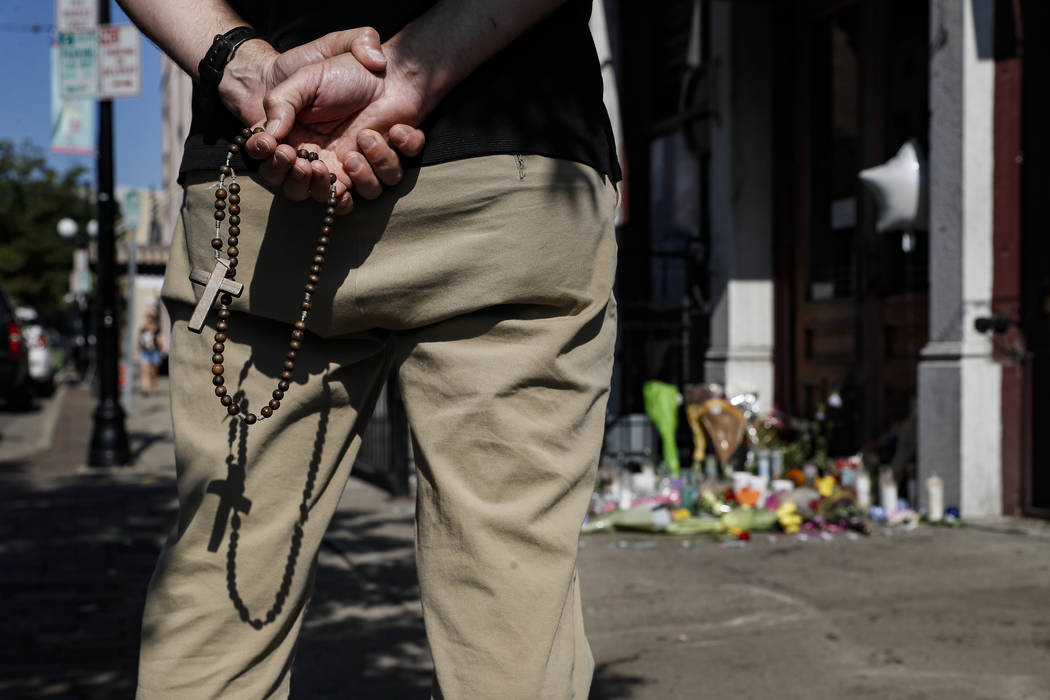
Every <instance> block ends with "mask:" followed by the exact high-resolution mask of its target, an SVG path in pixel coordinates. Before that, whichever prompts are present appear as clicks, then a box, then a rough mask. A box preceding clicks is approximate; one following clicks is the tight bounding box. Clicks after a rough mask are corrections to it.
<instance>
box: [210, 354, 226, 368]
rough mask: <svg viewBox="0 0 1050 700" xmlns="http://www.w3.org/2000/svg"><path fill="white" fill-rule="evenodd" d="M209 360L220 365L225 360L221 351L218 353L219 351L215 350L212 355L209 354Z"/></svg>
mask: <svg viewBox="0 0 1050 700" xmlns="http://www.w3.org/2000/svg"><path fill="white" fill-rule="evenodd" d="M211 361H212V362H214V363H215V364H217V365H221V364H222V363H223V362H225V360H224V358H223V356H222V353H220V352H217V353H215V354H214V355H212V356H211Z"/></svg>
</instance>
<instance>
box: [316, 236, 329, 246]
mask: <svg viewBox="0 0 1050 700" xmlns="http://www.w3.org/2000/svg"><path fill="white" fill-rule="evenodd" d="M331 242H332V239H331V238H329V237H328V236H321V237H319V238H318V239H317V243H318V244H319V245H328V244H329V243H331Z"/></svg>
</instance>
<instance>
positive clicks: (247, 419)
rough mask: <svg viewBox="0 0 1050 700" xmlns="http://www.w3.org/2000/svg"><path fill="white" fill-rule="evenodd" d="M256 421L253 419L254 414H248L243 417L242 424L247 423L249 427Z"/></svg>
mask: <svg viewBox="0 0 1050 700" xmlns="http://www.w3.org/2000/svg"><path fill="white" fill-rule="evenodd" d="M256 420H258V419H257V418H256V417H255V414H254V413H249V414H248V415H246V416H245V417H244V422H245V423H247V424H248V425H251V424H252V423H254V422H255V421H256Z"/></svg>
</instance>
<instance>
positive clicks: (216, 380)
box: [211, 374, 226, 386]
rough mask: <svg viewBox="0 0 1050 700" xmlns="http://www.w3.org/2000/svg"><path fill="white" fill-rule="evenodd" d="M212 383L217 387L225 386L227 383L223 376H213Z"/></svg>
mask: <svg viewBox="0 0 1050 700" xmlns="http://www.w3.org/2000/svg"><path fill="white" fill-rule="evenodd" d="M211 383H212V384H214V385H215V386H222V385H223V384H225V383H226V380H225V379H223V378H222V375H221V374H216V375H213V376H212V378H211Z"/></svg>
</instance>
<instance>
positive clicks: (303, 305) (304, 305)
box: [299, 301, 314, 311]
mask: <svg viewBox="0 0 1050 700" xmlns="http://www.w3.org/2000/svg"><path fill="white" fill-rule="evenodd" d="M313 306H314V305H313V304H311V303H310V302H308V301H304V302H302V303H301V304H299V308H301V309H302V310H303V311H309V310H310V309H312V308H313Z"/></svg>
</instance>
